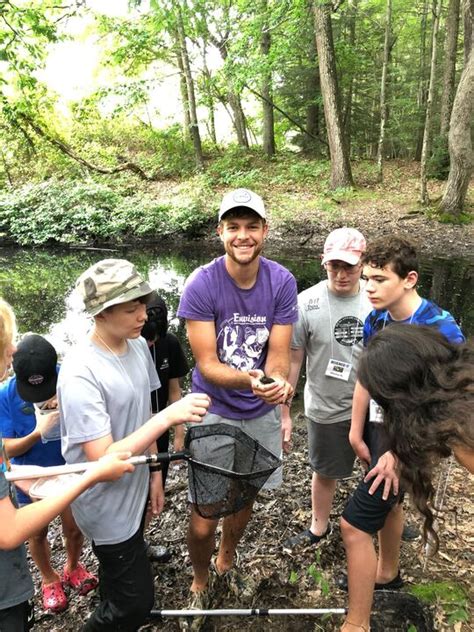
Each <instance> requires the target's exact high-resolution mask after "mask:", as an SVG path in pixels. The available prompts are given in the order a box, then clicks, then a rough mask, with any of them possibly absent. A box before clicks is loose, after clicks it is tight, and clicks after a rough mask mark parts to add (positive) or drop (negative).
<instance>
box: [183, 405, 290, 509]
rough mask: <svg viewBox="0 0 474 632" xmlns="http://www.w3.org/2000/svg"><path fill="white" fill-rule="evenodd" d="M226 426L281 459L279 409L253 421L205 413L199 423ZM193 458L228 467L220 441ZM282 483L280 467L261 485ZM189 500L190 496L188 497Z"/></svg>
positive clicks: (270, 486)
mask: <svg viewBox="0 0 474 632" xmlns="http://www.w3.org/2000/svg"><path fill="white" fill-rule="evenodd" d="M220 423H223V424H227V425H229V426H234V427H235V428H239V429H240V430H242V431H243V432H246V433H247V434H248V435H250V436H251V437H252V438H253V439H256V440H257V441H258V442H259V443H260V444H261V445H262V446H264V447H265V448H267V450H269V451H270V452H272V453H273V454H275V455H276V456H277V457H279V458H281V454H282V447H281V443H282V439H281V419H280V409H279V406H276V407H275V408H274V409H273V410H271V411H270V412H268V413H266V414H265V415H262V416H261V417H256V418H255V419H228V418H226V417H221V416H220V415H215V414H214V413H207V415H206V416H205V417H204V419H203V421H202V422H201V424H202V425H204V426H207V425H213V424H220ZM231 452H232V453H233V450H232V451H231ZM194 456H195V458H197V459H198V460H200V461H202V462H203V463H212V464H214V465H217V466H219V467H223V468H225V469H227V468H228V467H229V466H228V465H227V464H226V458H227V454H226V450H225V445H223V442H222V440H220V441H219V442H218V443H216V444H215V445H213V444H212V443H207V449H206V453H205V454H199V455H197V454H196V455H194ZM282 482H283V472H282V467H279V468H278V469H277V470H275V472H273V474H272V475H271V476H270V477H269V478H268V479H267V481H266V483H265V484H264V485H263V489H276V488H277V487H280V485H281V484H282ZM189 498H190V496H189Z"/></svg>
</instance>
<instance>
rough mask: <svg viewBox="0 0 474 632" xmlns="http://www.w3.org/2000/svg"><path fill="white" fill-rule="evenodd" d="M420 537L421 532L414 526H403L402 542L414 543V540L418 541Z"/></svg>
mask: <svg viewBox="0 0 474 632" xmlns="http://www.w3.org/2000/svg"><path fill="white" fill-rule="evenodd" d="M420 535H421V533H420V530H419V529H418V528H417V527H416V526H415V525H414V524H406V525H404V526H403V531H402V540H403V541H404V542H413V541H414V540H418V538H419V537H420Z"/></svg>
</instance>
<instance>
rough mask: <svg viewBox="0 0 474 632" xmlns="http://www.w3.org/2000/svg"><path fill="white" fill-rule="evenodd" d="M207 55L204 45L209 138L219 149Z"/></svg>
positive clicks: (203, 58) (203, 55) (203, 64)
mask: <svg viewBox="0 0 474 632" xmlns="http://www.w3.org/2000/svg"><path fill="white" fill-rule="evenodd" d="M206 54H207V46H206V44H205V43H204V46H203V48H202V69H203V74H204V85H205V88H204V89H205V91H206V105H207V109H208V111H209V124H208V131H209V136H210V137H211V140H212V142H213V144H214V146H216V147H217V134H216V115H215V102H214V94H213V92H212V77H211V72H210V70H209V68H208V65H207V59H206Z"/></svg>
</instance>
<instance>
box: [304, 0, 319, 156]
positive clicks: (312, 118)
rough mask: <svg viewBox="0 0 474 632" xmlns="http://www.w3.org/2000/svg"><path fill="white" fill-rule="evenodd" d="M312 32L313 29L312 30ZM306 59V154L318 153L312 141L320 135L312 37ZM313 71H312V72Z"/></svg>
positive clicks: (316, 58)
mask: <svg viewBox="0 0 474 632" xmlns="http://www.w3.org/2000/svg"><path fill="white" fill-rule="evenodd" d="M312 2H313V0H308V11H307V12H305V15H306V16H307V19H308V20H311V19H312V12H311V7H312ZM311 26H312V25H311V24H310V25H309V27H310V28H309V29H308V30H309V31H311ZM312 30H313V32H314V27H313V28H312ZM307 45H308V57H309V61H310V62H311V69H312V71H311V73H310V75H309V77H308V82H307V89H308V94H309V99H308V101H307V104H306V121H305V130H306V134H307V135H306V136H304V137H303V139H302V148H303V151H304V152H306V153H318V154H319V147H318V145H316V143H315V142H314V139H315V138H317V137H318V136H319V134H320V124H319V116H320V108H319V103H318V101H317V97H318V96H319V95H320V94H321V86H320V84H319V71H318V55H317V52H316V41H315V38H314V36H313V35H311V37H309V41H308V44H307ZM313 69H314V70H313Z"/></svg>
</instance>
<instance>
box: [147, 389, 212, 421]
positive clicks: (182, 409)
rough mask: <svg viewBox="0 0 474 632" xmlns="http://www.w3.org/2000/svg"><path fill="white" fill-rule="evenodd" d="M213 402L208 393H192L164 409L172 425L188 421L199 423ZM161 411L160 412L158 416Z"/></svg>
mask: <svg viewBox="0 0 474 632" xmlns="http://www.w3.org/2000/svg"><path fill="white" fill-rule="evenodd" d="M210 404H211V400H210V398H209V396H208V395H205V394H204V393H190V394H189V395H186V396H185V397H183V398H182V399H180V400H179V401H177V402H174V404H171V405H170V406H167V408H165V409H164V411H163V412H164V413H165V414H166V416H167V420H168V421H169V422H171V424H172V425H175V424H182V423H186V422H190V423H199V422H200V421H202V418H203V417H204V415H205V414H206V413H207V409H208V408H209V406H210ZM160 414H161V413H158V416H159V415H160Z"/></svg>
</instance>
